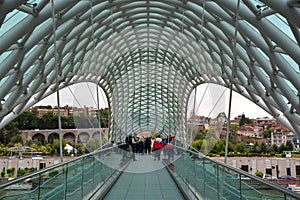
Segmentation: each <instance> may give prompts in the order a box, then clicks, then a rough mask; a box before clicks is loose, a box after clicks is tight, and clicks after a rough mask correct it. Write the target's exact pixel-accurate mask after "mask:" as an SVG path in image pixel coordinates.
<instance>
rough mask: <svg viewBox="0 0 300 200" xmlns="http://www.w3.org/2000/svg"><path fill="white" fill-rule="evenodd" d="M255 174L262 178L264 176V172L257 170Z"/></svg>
mask: <svg viewBox="0 0 300 200" xmlns="http://www.w3.org/2000/svg"><path fill="white" fill-rule="evenodd" d="M255 176H258V177H260V178H262V177H263V176H264V173H262V172H260V171H257V172H255Z"/></svg>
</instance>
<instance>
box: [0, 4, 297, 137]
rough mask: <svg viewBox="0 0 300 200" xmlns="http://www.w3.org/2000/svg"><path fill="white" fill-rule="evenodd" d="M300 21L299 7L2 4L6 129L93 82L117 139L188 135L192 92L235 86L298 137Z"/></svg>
mask: <svg viewBox="0 0 300 200" xmlns="http://www.w3.org/2000/svg"><path fill="white" fill-rule="evenodd" d="M53 16H55V17H54V18H53ZM299 18H300V9H299V1H298V0H281V1H272V0H240V1H238V0H230V1H224V0H207V1H205V0H161V1H151V0H150V1H149V0H147V1H146V0H141V1H140V0H136V1H131V0H63V1H62V0H53V1H49V0H28V1H26V0H14V1H11V0H0V25H1V28H0V99H1V100H2V101H1V107H0V128H1V127H3V126H5V125H6V124H7V123H8V122H9V121H11V120H12V119H13V118H15V117H16V116H17V115H19V114H20V113H21V112H23V111H24V110H25V109H27V108H29V107H30V106H32V105H34V104H35V103H36V102H38V101H40V100H41V99H43V98H45V97H46V96H49V95H50V94H52V93H54V92H55V91H56V90H57V89H62V88H64V87H67V86H69V85H72V84H75V83H78V82H83V81H90V82H94V83H97V84H99V85H100V86H101V87H102V88H103V89H104V91H105V92H106V94H107V97H108V101H109V105H110V108H111V111H112V114H111V115H112V116H111V117H112V126H111V130H113V132H114V133H116V134H119V133H128V132H131V131H134V132H140V131H153V132H160V133H162V134H169V133H171V134H178V133H180V134H183V133H184V132H185V120H186V107H187V102H188V98H189V95H190V93H191V91H192V89H193V88H195V87H196V86H197V85H199V84H202V83H216V84H219V85H222V86H225V87H230V85H231V83H232V87H233V90H234V91H236V92H238V93H239V94H241V95H243V96H245V97H246V98H248V99H250V100H251V101H253V102H254V103H256V104H257V105H259V106H260V107H261V108H263V109H264V110H266V111H267V112H268V113H270V114H271V115H272V116H274V117H275V118H276V119H277V120H279V121H280V122H282V123H283V124H284V125H286V126H287V127H288V128H290V129H291V130H292V131H294V132H296V133H298V134H299V133H300V129H299V127H300V117H299V115H300V106H299V89H300V69H299V63H300V56H299V55H300V48H299V41H300V37H299V26H300V20H299ZM57 75H58V76H57ZM57 77H58V78H57Z"/></svg>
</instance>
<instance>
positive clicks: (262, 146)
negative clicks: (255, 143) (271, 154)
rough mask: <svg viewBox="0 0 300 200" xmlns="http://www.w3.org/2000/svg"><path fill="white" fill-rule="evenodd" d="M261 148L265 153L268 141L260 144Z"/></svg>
mask: <svg viewBox="0 0 300 200" xmlns="http://www.w3.org/2000/svg"><path fill="white" fill-rule="evenodd" d="M260 150H261V152H263V153H266V152H267V145H266V143H264V142H263V143H261V144H260Z"/></svg>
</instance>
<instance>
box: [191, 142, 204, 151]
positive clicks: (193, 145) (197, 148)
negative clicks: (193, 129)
mask: <svg viewBox="0 0 300 200" xmlns="http://www.w3.org/2000/svg"><path fill="white" fill-rule="evenodd" d="M202 143H203V140H196V141H194V142H193V143H192V147H193V148H194V149H196V150H197V151H200V149H201V146H202Z"/></svg>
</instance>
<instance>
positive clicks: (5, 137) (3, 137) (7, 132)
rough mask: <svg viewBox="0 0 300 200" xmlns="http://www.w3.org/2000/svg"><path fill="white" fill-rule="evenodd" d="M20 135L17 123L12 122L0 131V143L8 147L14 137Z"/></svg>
mask: <svg viewBox="0 0 300 200" xmlns="http://www.w3.org/2000/svg"><path fill="white" fill-rule="evenodd" d="M17 134H20V132H19V129H18V122H17V121H16V120H13V121H12V122H10V123H9V124H8V125H7V126H5V127H4V128H3V129H1V130H0V143H2V144H4V145H8V143H10V141H11V138H12V137H13V136H14V135H17Z"/></svg>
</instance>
